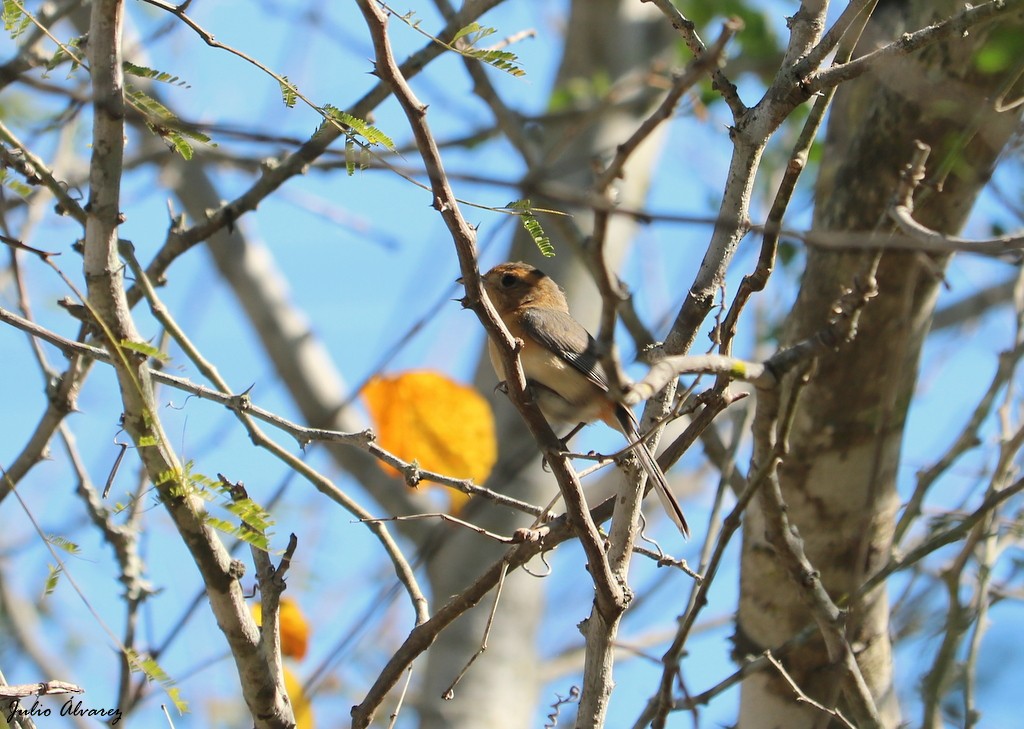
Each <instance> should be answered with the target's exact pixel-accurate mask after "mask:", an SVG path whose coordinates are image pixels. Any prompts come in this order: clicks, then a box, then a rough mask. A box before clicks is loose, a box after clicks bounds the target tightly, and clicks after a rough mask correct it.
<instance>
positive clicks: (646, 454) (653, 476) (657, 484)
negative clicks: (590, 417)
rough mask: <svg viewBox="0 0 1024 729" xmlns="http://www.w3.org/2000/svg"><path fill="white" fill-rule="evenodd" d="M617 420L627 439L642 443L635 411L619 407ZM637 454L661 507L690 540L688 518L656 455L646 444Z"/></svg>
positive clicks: (638, 448) (637, 448)
mask: <svg viewBox="0 0 1024 729" xmlns="http://www.w3.org/2000/svg"><path fill="white" fill-rule="evenodd" d="M615 418H616V420H617V421H618V425H619V428H618V429H619V430H620V431H622V434H623V435H625V436H626V439H627V440H628V441H629V442H630V444H633V443H639V442H640V425H639V423H637V421H636V416H635V415H633V411H632V410H630V409H629V408H627V407H626V406H624V405H619V406H618V407H617V408H615ZM633 452H634V453H636V457H637V459H638V460H639V461H640V465H641V466H643V469H644V470H645V471H646V472H647V478H648V480H649V481H650V482H651V484H652V485H653V487H654V490H655V491H656V492H657V494H658V498H659V499H661V505H662V506H664V507H665V511H667V512H668V516H669V518H670V519H671V520H672V521H673V522H675V525H676V526H677V527H679V531H681V532H682V533H683V536H684V537H686V538H687V539H689V538H690V527H689V525H687V523H686V517H685V516H684V515H683V509H682V507H681V506H679V502H678V501H676V497H675V495H674V494H673V493H672V491H671V490H670V489H669V487H668V479H666V478H665V472H664V471H662V470H661V466H659V465H658V462H657V461H656V460H654V455H653V454H652V453H651V450H650V448H648V447H647V444H646V443H640V445H638V446H637V447H636V448H634V449H633Z"/></svg>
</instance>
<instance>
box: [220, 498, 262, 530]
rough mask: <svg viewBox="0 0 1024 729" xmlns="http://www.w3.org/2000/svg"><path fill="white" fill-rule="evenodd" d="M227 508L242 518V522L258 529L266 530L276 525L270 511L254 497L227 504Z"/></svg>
mask: <svg viewBox="0 0 1024 729" xmlns="http://www.w3.org/2000/svg"><path fill="white" fill-rule="evenodd" d="M226 508H227V510H228V511H230V512H231V513H232V514H234V515H235V516H237V517H238V518H239V519H241V520H242V523H244V524H246V525H248V526H249V527H251V528H252V529H256V530H258V531H261V532H262V531H266V530H267V529H268V528H269V527H272V526H273V525H274V519H273V518H272V517H271V516H270V514H269V512H267V511H265V510H264V509H263V507H262V506H260V505H259V504H257V503H256V502H255V501H253V500H252V499H239V500H238V501H232V502H231V503H229V504H227V506H226Z"/></svg>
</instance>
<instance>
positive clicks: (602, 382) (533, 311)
mask: <svg viewBox="0 0 1024 729" xmlns="http://www.w3.org/2000/svg"><path fill="white" fill-rule="evenodd" d="M519 324H520V325H521V326H522V328H523V330H524V332H525V333H526V334H527V335H529V336H530V337H533V338H534V339H535V340H537V342H538V343H539V344H541V345H542V346H544V347H545V348H546V349H548V350H550V351H552V352H555V353H556V354H558V356H559V357H561V358H562V359H563V360H565V361H566V362H568V363H569V364H570V365H572V367H573V368H574V369H576V370H577V371H579V372H580V373H581V374H583V376H584V377H586V378H587V379H588V380H590V381H591V382H593V383H594V384H595V385H597V386H598V387H600V388H601V389H602V390H604V391H605V392H607V391H608V377H607V376H606V375H605V373H604V368H603V367H602V366H601V362H600V360H598V358H597V343H596V342H595V341H594V338H593V337H592V336H590V332H588V331H587V330H586V329H585V328H584V327H583V325H582V324H580V323H579V322H578V321H576V320H575V319H573V318H572V315H571V314H569V313H568V312H564V311H559V310H558V309H541V308H539V307H529V308H527V309H524V310H523V312H522V315H521V316H520V317H519Z"/></svg>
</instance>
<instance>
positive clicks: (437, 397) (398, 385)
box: [363, 370, 498, 510]
mask: <svg viewBox="0 0 1024 729" xmlns="http://www.w3.org/2000/svg"><path fill="white" fill-rule="evenodd" d="M363 396H364V397H365V399H366V406H367V408H368V409H369V411H370V416H371V417H372V418H373V422H374V429H375V430H376V432H377V440H378V442H379V443H380V445H381V447H382V448H385V449H386V450H389V451H391V452H392V453H394V454H395V455H396V456H398V457H399V458H401V459H402V460H404V461H410V462H411V461H414V460H415V461H416V462H417V463H418V464H419V465H420V466H421V467H422V468H424V469H427V470H429V471H437V472H438V473H443V474H445V475H448V476H454V477H456V478H471V479H473V481H474V482H475V483H483V482H484V481H486V480H487V476H488V475H490V472H491V468H493V467H494V462H495V460H496V459H497V456H498V445H497V442H496V440H495V435H494V416H493V415H492V413H491V406H490V404H488V402H487V400H485V399H484V398H483V397H481V396H480V394H479V393H478V392H477V391H476V390H474V389H473V388H471V387H468V386H466V385H461V384H459V383H457V382H454V381H452V380H450V379H448V378H447V377H445V376H444V375H441V374H439V373H437V372H429V371H425V370H424V371H412V372H405V373H402V374H400V375H395V376H393V377H375V378H373V379H372V380H371V381H370V382H369V383H367V385H366V387H365V388H364V390H363ZM385 469H386V470H388V471H390V472H391V473H396V472H395V469H393V468H390V467H385ZM450 493H451V494H452V499H453V510H457V507H458V506H461V504H462V503H463V501H462V499H457V497H461V496H462V494H461V492H457V491H454V490H452V491H451V492H450Z"/></svg>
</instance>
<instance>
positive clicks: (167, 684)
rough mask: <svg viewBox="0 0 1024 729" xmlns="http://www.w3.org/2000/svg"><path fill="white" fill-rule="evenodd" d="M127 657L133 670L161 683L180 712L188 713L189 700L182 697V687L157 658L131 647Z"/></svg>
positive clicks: (126, 651) (127, 651)
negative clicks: (137, 651) (141, 653)
mask: <svg viewBox="0 0 1024 729" xmlns="http://www.w3.org/2000/svg"><path fill="white" fill-rule="evenodd" d="M125 657H126V658H127V659H128V664H129V665H130V666H131V667H132V669H133V670H135V671H138V672H139V673H141V674H143V675H144V676H145V677H146V678H147V679H149V680H150V681H153V682H154V683H158V684H160V687H161V688H163V690H164V691H165V692H166V693H167V696H168V697H169V698H170V699H171V702H172V703H173V704H174V708H175V709H177V710H178V712H179V713H181V714H187V713H188V702H187V701H185V700H184V699H183V698H181V689H180V688H178V687H177V686H176V685H175V681H174V679H172V678H171V677H170V676H168V675H167V672H166V671H165V670H164V669H163V668H162V667H161V666H160V664H159V663H157V662H156V659H155V658H152V657H151V656H142V655H140V654H138V653H136V652H135V651H134V650H132V649H131V648H128V649H126V650H125Z"/></svg>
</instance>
